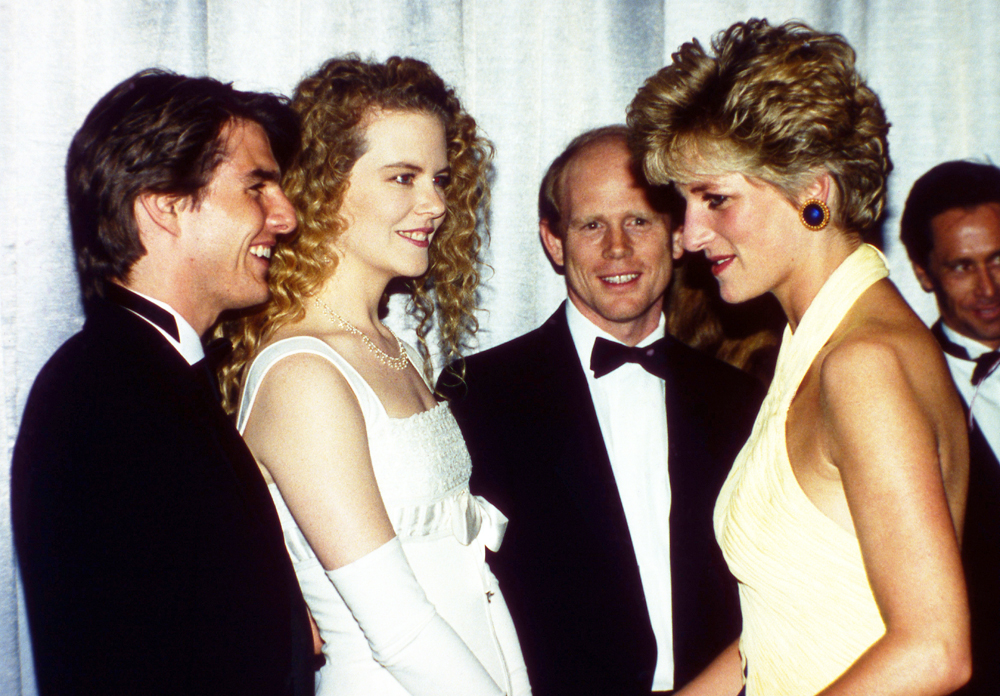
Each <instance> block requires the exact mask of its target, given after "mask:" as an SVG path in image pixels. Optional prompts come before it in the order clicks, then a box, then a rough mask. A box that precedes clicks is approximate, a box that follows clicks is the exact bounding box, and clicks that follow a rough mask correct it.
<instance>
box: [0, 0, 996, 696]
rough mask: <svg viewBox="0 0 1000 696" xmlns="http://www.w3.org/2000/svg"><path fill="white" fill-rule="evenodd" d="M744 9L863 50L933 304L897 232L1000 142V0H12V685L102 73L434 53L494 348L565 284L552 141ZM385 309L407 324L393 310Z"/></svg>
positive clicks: (7, 66)
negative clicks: (935, 186)
mask: <svg viewBox="0 0 1000 696" xmlns="http://www.w3.org/2000/svg"><path fill="white" fill-rule="evenodd" d="M749 17H767V18H768V19H770V20H771V21H772V22H773V23H777V22H781V21H784V20H786V19H791V18H798V19H803V20H805V21H807V22H808V23H810V24H812V25H813V26H816V27H818V28H821V29H824V30H832V31H838V32H840V33H842V34H844V35H845V36H846V37H847V39H848V40H849V41H850V42H851V44H852V45H853V46H854V47H855V49H856V50H857V52H858V55H859V60H860V65H861V68H862V70H863V72H864V73H865V74H866V75H867V76H868V80H869V83H870V84H871V85H872V87H873V88H874V89H875V90H876V91H877V92H878V94H879V95H880V96H881V97H882V100H883V104H884V105H885V108H886V111H887V112H888V115H889V118H890V120H891V121H892V124H893V126H892V130H891V132H890V138H889V139H890V144H891V154H892V158H893V160H894V161H895V164H896V170H895V173H894V174H893V175H892V178H891V181H890V211H889V219H888V221H887V223H886V227H885V236H886V249H887V252H888V256H889V260H890V264H891V267H892V279H893V280H894V281H895V282H896V284H897V285H898V286H899V287H900V288H901V290H902V291H903V293H904V295H906V297H907V299H908V300H909V301H910V303H911V304H912V305H913V306H914V307H915V308H916V309H917V311H918V312H919V313H920V314H921V316H922V317H923V318H924V319H925V320H928V321H930V320H931V319H933V318H934V316H935V314H936V310H935V308H934V305H933V301H932V300H931V299H930V298H929V296H927V295H925V294H924V293H923V292H922V291H921V290H920V288H919V286H918V285H917V284H916V281H915V279H914V277H913V274H912V272H911V271H910V268H909V265H908V263H907V261H906V256H905V253H904V252H903V250H902V247H901V246H900V245H899V244H898V241H897V239H896V237H897V234H898V219H899V214H900V212H901V209H902V206H903V202H904V200H905V198H906V193H907V191H908V190H909V187H910V185H911V184H912V182H913V181H914V180H915V179H916V178H917V177H918V176H919V175H920V174H922V173H923V172H924V171H926V170H927V169H929V168H930V167H931V166H933V165H934V164H936V163H938V162H941V161H944V160H947V159H955V158H964V157H977V158H983V157H990V158H992V160H993V161H998V160H1000V79H998V78H1000V42H998V41H997V36H1000V0H797V1H796V0H756V1H753V2H750V1H743V0H0V211H2V212H3V214H4V215H5V220H6V221H5V222H3V223H0V235H2V236H0V242H2V249H3V256H4V261H5V263H4V264H3V267H2V270H0V275H2V286H0V364H2V370H0V381H2V387H3V389H2V393H3V401H2V413H0V443H2V450H0V469H2V471H3V474H2V476H0V693H2V694H34V693H35V689H34V681H33V675H32V669H31V660H30V653H29V651H28V639H27V629H26V626H25V623H24V618H23V613H22V612H21V611H19V606H20V605H19V602H18V599H17V597H18V590H17V583H16V564H15V560H14V553H13V546H12V542H11V534H10V522H9V520H10V513H9V483H8V482H9V475H8V472H9V463H10V453H11V449H12V447H13V443H14V438H15V437H16V434H17V428H18V424H19V422H20V418H21V412H22V410H23V408H24V403H25V399H26V398H27V395H28V390H29V389H30V387H31V384H32V381H33V380H34V377H35V375H36V373H37V372H38V370H39V369H40V368H41V366H42V365H43V364H44V362H45V360H47V358H48V357H49V355H50V354H51V353H52V352H53V351H54V350H55V349H56V348H57V347H58V346H59V344H60V343H62V341H64V340H65V339H66V338H67V337H69V336H70V335H71V334H72V333H74V332H75V331H76V330H77V329H78V328H79V326H80V325H81V322H82V315H81V310H80V303H79V299H78V295H79V293H78V289H77V281H76V276H75V272H74V266H73V259H72V254H71V250H70V243H69V233H68V229H67V223H66V212H65V203H64V192H63V170H62V168H63V163H64V159H65V155H66V148H67V146H68V144H69V140H70V138H71V137H72V134H73V133H74V131H75V130H76V128H77V127H79V125H80V123H81V121H82V120H83V118H84V116H85V115H86V113H87V112H88V111H89V109H90V108H91V106H92V105H93V104H94V102H95V101H96V100H97V99H98V98H99V97H100V96H101V95H102V94H104V93H105V92H106V91H107V90H108V89H110V88H111V87H112V86H113V85H115V84H116V83H118V82H119V81H120V80H122V79H123V78H125V77H127V76H128V75H130V74H132V73H134V72H135V71H137V70H139V69H141V68H145V67H148V66H161V67H166V68H170V69H172V70H175V71H177V72H181V73H187V74H195V75H201V74H208V75H211V76H213V77H216V78H220V79H223V80H227V81H230V80H231V81H233V82H234V83H235V84H236V86H237V87H239V88H242V89H254V90H269V91H276V92H282V93H285V94H290V93H291V90H292V89H293V87H294V86H295V84H296V82H297V81H298V80H299V79H300V78H301V77H302V76H303V75H305V74H306V73H307V72H310V71H312V70H313V69H314V68H316V67H317V66H318V65H319V63H320V62H321V61H323V60H324V59H326V58H328V57H330V56H333V55H337V54H342V53H346V52H356V53H359V54H360V55H361V56H363V57H367V56H374V57H376V58H379V59H384V58H386V57H388V56H390V55H393V54H400V55H412V56H415V57H418V58H421V59H423V60H426V61H428V62H429V63H430V64H431V65H433V66H434V67H435V68H436V69H437V70H438V72H439V73H440V74H441V75H442V76H443V77H444V78H445V80H446V81H447V82H449V83H450V84H452V85H453V86H454V87H455V88H456V89H457V90H458V92H459V94H460V95H461V97H462V99H463V101H464V103H465V105H466V107H467V108H468V109H469V111H470V112H471V113H472V114H473V115H474V116H475V117H476V119H477V120H478V121H479V123H480V124H481V126H482V128H483V130H484V131H485V132H486V133H487V134H488V136H489V137H490V138H491V139H492V140H493V141H494V143H495V144H496V147H497V157H496V162H495V169H496V177H495V187H494V191H493V207H492V218H491V219H492V224H491V227H492V246H491V247H490V250H489V254H488V259H489V262H490V264H491V265H492V268H493V271H492V273H490V274H488V282H487V284H486V287H485V289H484V292H483V304H484V306H485V309H486V311H485V312H484V313H483V315H482V317H481V322H482V326H483V331H482V332H481V334H480V347H483V348H485V347H489V346H492V345H495V344H497V343H500V342H502V341H505V340H507V339H510V338H513V337H514V336H517V335H520V334H521V333H524V332H525V331H527V330H529V329H531V328H533V327H535V326H536V325H537V324H538V323H540V322H541V321H542V320H543V319H544V318H545V317H546V316H547V315H548V314H549V313H550V312H551V311H552V310H553V309H554V307H555V306H556V305H557V304H558V302H559V301H560V300H561V299H562V297H563V294H564V290H563V286H562V281H561V279H560V278H559V277H558V276H556V275H555V274H554V273H553V272H552V270H551V268H550V266H549V264H548V263H547V261H546V259H545V257H544V255H543V252H542V250H541V247H540V244H539V243H538V239H537V228H536V212H535V206H536V196H537V190H538V184H539V180H540V178H541V176H542V174H543V173H544V171H545V168H546V166H547V165H548V163H549V162H550V161H551V159H552V158H553V157H554V156H555V155H556V154H558V153H559V152H560V150H561V149H562V148H563V146H564V145H565V144H566V143H567V142H568V140H569V139H570V138H572V137H573V136H574V135H576V134H577V133H579V132H580V131H582V130H584V129H587V128H590V127H593V126H598V125H604V124H608V123H615V122H621V121H623V120H624V111H625V107H626V105H627V104H628V102H629V101H630V100H631V97H632V95H633V94H634V93H635V90H636V89H637V88H638V87H639V85H640V84H641V83H642V81H643V80H644V79H645V78H646V77H647V76H649V75H650V74H652V73H653V72H654V71H656V70H657V69H658V68H659V67H661V66H662V65H663V64H664V62H665V61H666V60H668V59H669V55H670V53H671V52H672V51H673V50H675V48H676V47H677V46H678V45H679V44H680V43H682V42H683V41H686V40H689V39H691V38H692V37H698V38H699V39H700V40H701V41H702V42H703V43H705V42H706V41H707V40H708V38H709V37H710V36H711V35H712V34H713V33H715V32H716V31H718V30H719V29H722V28H724V27H726V26H728V25H729V24H731V23H732V22H734V21H737V20H741V19H747V18H749ZM389 321H390V323H391V324H395V325H396V326H397V327H398V326H400V323H399V322H400V321H401V320H400V318H399V312H398V311H394V312H393V313H392V315H391V316H390V320H389ZM136 590H137V591H142V588H136ZM149 631H150V633H151V634H155V632H156V627H155V626H150V627H149ZM80 638H81V639H85V637H83V636H81V637H80Z"/></svg>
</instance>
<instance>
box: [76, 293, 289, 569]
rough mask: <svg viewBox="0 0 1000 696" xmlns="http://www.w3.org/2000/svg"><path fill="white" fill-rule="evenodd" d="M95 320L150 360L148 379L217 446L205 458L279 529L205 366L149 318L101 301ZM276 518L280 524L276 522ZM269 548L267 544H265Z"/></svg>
mask: <svg viewBox="0 0 1000 696" xmlns="http://www.w3.org/2000/svg"><path fill="white" fill-rule="evenodd" d="M88 314H89V316H90V317H91V319H89V320H91V321H96V322H98V323H101V324H105V325H106V327H105V328H103V329H101V330H102V331H105V332H107V335H112V336H115V337H116V340H119V341H132V342H135V344H136V347H137V349H136V354H138V355H145V356H147V358H148V361H149V365H148V366H147V368H146V372H145V374H146V375H147V377H148V379H149V380H150V381H151V382H158V385H157V388H158V389H161V390H162V392H163V393H164V394H167V395H171V396H172V399H173V400H174V401H175V402H176V403H177V404H178V405H179V407H180V409H181V410H182V411H183V412H185V413H187V414H188V415H189V416H190V418H191V423H192V425H196V426H197V427H200V428H202V430H203V436H204V438H205V439H206V440H207V441H209V442H212V443H214V445H215V447H216V449H217V455H216V456H212V454H211V453H208V452H206V453H205V455H206V456H205V460H206V461H211V462H218V465H219V466H220V467H225V468H226V471H227V472H228V473H229V475H231V476H232V477H233V479H234V480H235V483H236V487H237V489H238V490H239V491H240V493H241V495H242V497H243V500H244V502H245V504H246V508H247V511H248V512H249V513H250V515H251V517H252V518H253V519H254V520H255V521H256V522H257V523H259V524H261V525H262V533H263V530H264V529H265V528H270V529H272V530H273V529H277V526H275V525H277V517H276V516H275V515H273V514H270V513H273V503H272V502H271V498H270V494H269V493H268V492H267V488H266V486H265V484H264V482H263V478H262V477H261V475H260V471H259V469H258V468H257V464H256V462H255V461H254V459H253V455H251V454H250V451H249V450H248V449H247V448H246V445H245V444H244V443H243V440H242V438H241V437H240V436H239V433H237V432H236V429H235V427H234V426H233V425H232V423H231V422H230V421H229V419H228V418H227V417H226V414H225V412H224V411H223V410H222V407H221V406H220V405H219V403H218V401H217V400H216V399H215V397H214V394H212V392H211V391H210V387H209V385H208V384H206V383H205V382H206V381H207V380H205V379H204V378H202V377H201V376H200V375H199V374H198V372H199V370H201V369H202V367H201V366H200V365H197V364H196V365H190V364H188V362H187V361H186V360H185V359H184V358H183V357H182V356H181V355H180V353H178V352H177V350H176V349H175V348H174V347H173V346H171V345H170V344H169V343H167V341H166V339H164V338H163V336H161V335H160V333H159V332H158V331H157V330H156V329H154V328H153V327H152V326H150V325H149V324H148V323H147V322H146V321H145V320H144V319H141V318H139V317H137V316H135V315H134V314H132V313H131V312H130V311H128V310H127V309H123V308H121V307H119V306H117V305H115V304H112V303H106V302H100V303H99V304H95V305H94V306H93V307H92V308H90V310H89V312H88ZM271 517H274V519H273V520H272V519H270V518H271ZM262 549H263V545H262Z"/></svg>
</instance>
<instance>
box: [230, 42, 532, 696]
mask: <svg viewBox="0 0 1000 696" xmlns="http://www.w3.org/2000/svg"><path fill="white" fill-rule="evenodd" d="M292 108H293V109H294V110H295V111H296V112H297V113H298V115H299V116H300V118H301V121H302V132H303V144H302V151H301V152H300V154H299V155H298V156H297V158H296V159H295V160H294V161H293V163H292V165H291V167H290V168H289V170H288V172H287V174H286V175H285V179H284V181H283V182H282V183H283V185H284V187H285V190H286V191H287V193H288V197H289V200H291V201H292V203H293V204H294V206H295V208H296V212H297V213H298V216H299V227H298V231H297V232H296V233H295V235H294V236H292V237H291V238H289V239H286V240H284V241H283V242H282V243H281V244H279V245H278V246H277V247H276V249H275V251H274V254H273V260H272V265H271V269H270V276H269V284H270V287H271V291H272V298H271V300H270V302H268V303H267V304H266V305H265V306H264V308H263V309H262V311H260V312H259V313H257V314H253V315H251V316H248V317H246V318H244V319H243V320H241V321H238V322H236V323H235V324H234V325H231V326H229V327H227V330H228V333H229V335H230V336H231V337H232V338H233V341H234V344H235V345H234V347H235V351H234V355H233V358H232V361H231V363H230V365H229V367H228V369H226V370H225V371H224V372H223V377H224V378H223V387H224V390H225V392H226V395H227V398H228V401H229V404H230V410H232V411H235V413H236V416H237V426H238V428H239V430H240V432H241V433H242V434H243V436H244V438H245V440H246V442H247V445H248V446H249V447H250V450H251V451H252V452H253V454H254V456H255V457H256V459H257V462H258V464H259V465H260V467H261V471H262V472H263V474H264V477H265V479H266V480H267V481H268V484H269V489H270V491H271V495H272V497H273V499H274V503H275V506H276V507H277V510H278V516H279V518H280V520H281V525H282V529H283V531H284V535H285V543H286V546H287V548H288V552H289V554H290V555H291V557H292V562H293V565H294V568H295V573H296V575H297V577H298V580H299V584H300V586H301V588H302V594H303V596H304V597H305V599H306V602H307V604H308V605H309V609H310V611H311V613H312V615H313V618H314V619H315V621H316V624H317V626H318V629H319V634H320V636H321V638H322V641H323V647H322V649H323V656H324V665H323V667H322V669H321V670H320V672H319V675H318V679H317V695H318V696H403V695H404V694H411V695H414V696H421V695H422V696H443V695H447V694H453V695H455V696H458V695H462V696H466V695H476V696H499V695H500V694H508V695H511V696H514V695H518V696H524V695H526V694H530V689H529V687H528V681H527V673H526V670H525V667H524V661H523V659H522V657H521V651H520V647H519V645H518V640H517V636H516V635H515V632H514V627H513V624H512V622H511V619H510V614H509V613H508V611H507V607H506V605H505V603H504V601H503V595H502V594H501V593H500V589H499V587H498V586H497V582H496V578H495V577H494V576H493V574H492V573H491V572H490V570H489V568H488V567H487V566H486V562H485V560H484V558H485V548H487V547H489V548H491V549H493V550H497V549H499V547H500V542H501V539H502V537H503V532H504V528H505V525H506V519H505V518H504V517H503V515H502V514H501V513H500V512H499V511H497V510H496V508H494V507H493V506H492V505H490V504H489V503H488V502H487V501H485V500H483V499H481V498H478V497H473V496H472V495H471V494H470V492H469V474H470V472H471V462H470V460H469V454H468V451H467V449H466V447H465V441H464V440H463V439H462V434H461V431H459V429H458V424H457V423H456V422H455V419H454V417H453V416H452V414H451V411H450V408H449V406H448V404H447V403H443V402H441V403H439V402H437V401H436V400H435V398H434V395H433V394H432V392H431V389H430V388H429V387H428V383H427V381H426V378H427V371H426V369H425V368H424V364H423V363H424V360H423V359H422V356H421V355H419V354H418V353H417V351H416V350H414V349H412V348H411V347H410V346H407V345H405V344H404V343H403V342H402V341H401V340H400V339H398V338H397V337H396V336H395V335H394V334H393V333H392V331H390V330H389V329H388V328H387V327H386V326H385V325H384V324H383V323H382V321H381V318H380V311H381V310H382V308H383V307H384V304H383V303H384V301H385V293H386V287H387V285H388V284H389V283H390V281H393V280H395V279H402V280H403V281H405V282H406V284H407V285H406V289H407V290H408V291H409V294H410V296H411V299H412V311H413V313H414V314H415V315H416V318H417V321H418V323H419V326H418V330H417V333H418V336H419V337H420V338H421V341H423V338H424V337H425V336H426V335H427V334H428V331H429V329H430V327H431V325H432V320H435V321H434V324H435V325H436V326H437V328H439V329H440V331H439V335H440V337H441V346H442V350H443V351H444V353H445V354H446V358H452V357H454V355H455V354H456V353H457V351H458V349H459V347H460V346H461V344H462V342H463V340H464V339H465V338H466V337H467V336H468V335H469V334H470V333H471V332H472V331H473V330H474V329H475V318H474V315H473V311H474V309H475V292H476V288H477V286H478V281H479V273H478V263H479V251H480V244H481V237H480V232H479V230H478V224H477V223H478V222H479V220H480V215H481V214H482V213H483V212H484V206H485V204H486V203H487V201H488V186H487V172H488V166H489V162H490V157H491V155H492V146H491V145H490V143H489V142H488V141H487V140H485V139H484V138H483V137H482V136H481V135H480V134H479V132H478V129H477V127H476V122H475V121H474V120H473V119H472V117H471V116H470V115H469V114H468V113H466V112H465V110H464V109H463V108H462V105H461V104H460V103H459V100H458V98H457V96H456V95H455V93H454V92H453V91H452V90H451V89H449V88H448V87H447V86H446V85H445V84H444V82H443V81H442V80H441V78H440V77H439V76H438V75H437V74H436V73H435V72H434V71H433V70H432V69H431V68H430V66H428V65H427V64H426V63H423V62H421V61H418V60H414V59H410V58H390V59H389V60H387V61H386V62H385V63H379V62H373V61H363V60H359V59H357V58H355V57H351V56H348V57H345V58H335V59H332V60H330V61H328V62H327V63H325V64H324V65H323V66H322V67H320V69H319V70H317V71H316V73H314V74H313V75H310V76H309V77H307V78H306V79H304V80H303V81H302V82H301V83H300V84H299V86H298V87H297V88H296V90H295V95H294V97H293V99H292ZM262 251H263V255H264V256H267V255H269V252H270V249H265V250H262ZM422 352H423V353H424V356H423V357H426V352H427V351H426V349H425V350H424V351H422Z"/></svg>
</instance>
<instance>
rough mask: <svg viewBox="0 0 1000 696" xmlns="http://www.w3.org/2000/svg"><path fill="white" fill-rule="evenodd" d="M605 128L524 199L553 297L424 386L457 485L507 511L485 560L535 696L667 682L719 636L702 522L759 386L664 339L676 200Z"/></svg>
mask: <svg viewBox="0 0 1000 696" xmlns="http://www.w3.org/2000/svg"><path fill="white" fill-rule="evenodd" d="M626 137H627V130H626V129H625V127H624V126H611V127H607V128H601V129H597V130H594V131H589V132H587V133H584V134H583V135H581V136H579V137H577V138H576V139H575V140H573V142H572V143H570V145H569V146H568V147H567V148H566V150H565V151H564V152H563V153H562V154H561V155H560V156H559V157H558V158H556V160H555V161H554V162H553V163H552V165H551V166H550V168H549V170H548V173H547V174H546V175H545V178H544V180H543V182H542V186H541V192H540V194H539V218H540V220H539V228H540V234H541V240H542V244H543V245H544V247H545V249H546V251H547V253H548V255H549V257H550V259H551V260H552V262H553V264H554V266H555V267H556V268H557V269H558V270H559V272H561V273H562V274H563V275H564V276H565V280H566V290H567V294H568V301H567V302H566V303H564V304H563V306H561V307H560V308H559V309H558V310H556V312H555V314H553V315H552V317H550V318H549V319H548V321H546V322H545V323H544V324H543V325H542V326H541V327H539V328H538V329H535V330H534V331H532V332H530V333H528V334H526V335H524V336H521V337H520V338H517V339H515V340H513V341H511V342H509V343H506V344H504V345H501V346H498V347H496V348H493V349H491V350H487V351H484V352H482V353H480V354H478V355H474V356H472V357H470V358H468V359H467V360H466V361H465V372H464V379H462V380H459V379H456V377H455V376H454V375H450V374H448V373H446V374H445V375H444V376H443V377H442V379H441V382H440V383H439V385H438V386H439V389H440V390H442V391H443V392H444V393H445V394H446V395H448V396H449V397H451V399H452V409H453V411H454V412H455V416H456V418H457V419H458V422H459V425H460V426H461V428H462V432H463V434H464V436H465V439H466V442H467V444H468V446H469V452H470V454H471V456H472V462H473V467H472V471H473V473H472V484H471V485H472V489H473V492H474V493H476V494H481V495H483V496H485V497H486V498H487V499H488V500H490V501H491V502H492V503H494V504H495V505H496V506H497V507H498V508H499V509H500V510H501V511H503V513H504V514H505V515H507V517H509V519H510V525H509V527H508V529H507V533H506V536H505V537H504V541H503V546H502V548H501V549H500V551H499V552H498V553H497V554H496V555H495V556H493V557H491V559H490V567H491V568H492V569H493V571H494V572H495V573H496V575H497V576H498V578H499V580H500V583H501V586H502V587H503V591H504V596H505V598H506V600H507V603H508V605H509V607H510V610H511V614H512V616H513V619H514V624H515V626H516V628H517V632H518V637H519V638H520V640H521V647H522V650H523V652H524V657H525V661H526V663H527V666H528V676H529V678H530V680H531V684H532V689H533V693H534V694H535V695H536V696H554V695H556V694H602V695H607V694H616V695H619V696H627V695H630V694H649V693H650V692H651V691H655V692H660V691H663V692H669V691H672V690H674V689H677V688H680V687H682V686H683V685H684V684H685V683H687V682H688V681H689V680H690V679H691V678H692V677H694V676H695V675H697V674H698V673H699V672H700V671H701V670H702V669H703V668H704V667H705V666H707V664H708V663H709V662H710V661H711V660H712V659H713V658H714V657H715V656H716V655H718V654H719V653H720V652H721V651H722V650H723V649H724V648H725V647H726V646H728V645H730V644H731V643H732V642H733V641H734V640H735V639H736V638H737V637H738V635H739V630H740V618H739V602H738V598H737V592H736V583H735V580H734V579H733V578H732V576H731V575H730V574H729V571H728V569H727V568H726V565H725V562H724V560H723V558H722V555H721V552H720V551H719V548H718V545H717V544H716V542H715V537H714V533H713V529H712V511H713V508H714V505H715V499H716V496H717V495H718V493H719V489H720V488H721V486H722V482H723V480H724V479H725V477H726V474H727V472H728V471H729V468H730V466H731V465H732V462H733V460H734V458H735V456H736V454H737V452H738V451H739V449H740V447H741V446H742V444H743V442H744V441H745V440H746V438H747V436H748V435H749V431H750V427H751V424H752V422H753V419H754V416H755V415H756V411H757V406H758V405H759V403H760V399H761V397H762V390H761V389H760V388H759V387H758V385H757V383H756V381H755V380H753V379H752V378H751V377H749V376H747V375H745V374H744V373H742V372H740V371H739V370H737V369H735V368H732V367H730V366H728V365H725V364H723V363H721V362H718V361H716V360H714V359H712V358H710V357H708V356H706V355H703V354H701V353H698V352H695V351H694V350H692V349H690V348H687V347H686V346H684V345H683V344H681V343H679V342H677V341H675V340H673V339H672V338H670V337H668V336H666V335H665V332H664V324H665V322H664V316H663V302H664V293H665V292H666V290H667V287H668V285H669V283H670V279H671V275H672V270H673V261H674V259H676V258H679V257H680V255H681V253H682V249H681V246H680V226H681V223H682V221H683V202H682V201H680V200H679V198H678V197H677V196H676V193H675V192H673V191H672V190H671V189H663V188H659V189H654V188H651V187H649V186H648V185H647V184H646V183H645V182H644V180H643V179H642V177H641V175H640V174H639V173H638V172H637V171H636V169H635V166H634V163H633V161H632V157H631V154H630V152H629V149H628V146H627V143H626Z"/></svg>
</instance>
